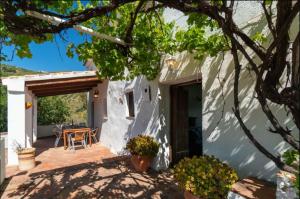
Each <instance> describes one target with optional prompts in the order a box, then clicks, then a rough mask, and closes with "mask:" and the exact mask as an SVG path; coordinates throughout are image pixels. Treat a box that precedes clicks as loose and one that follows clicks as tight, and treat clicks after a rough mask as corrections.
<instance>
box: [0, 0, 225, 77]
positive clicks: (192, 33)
mask: <svg viewBox="0 0 300 199" xmlns="http://www.w3.org/2000/svg"><path fill="white" fill-rule="evenodd" d="M148 3H149V2H148ZM31 4H32V5H33V6H35V7H36V8H38V9H44V10H50V11H52V12H55V13H60V14H63V15H69V14H71V13H76V12H80V11H82V10H85V9H87V8H92V7H97V6H105V5H107V4H109V2H108V1H100V2H99V1H80V0H78V1H65V0H58V1H54V2H52V3H49V4H46V3H44V2H43V1H40V0H37V1H33V2H31ZM138 5H139V2H133V3H127V4H125V5H122V6H120V7H118V9H114V10H112V11H111V12H109V13H108V14H106V15H105V16H101V17H94V18H91V19H89V20H88V21H85V22H83V23H82V25H84V26H86V27H89V28H92V29H93V30H95V31H98V32H100V33H104V34H107V35H110V36H114V37H118V38H121V39H124V38H125V39H124V40H126V39H127V40H126V42H128V46H127V47H123V46H120V45H117V44H115V43H112V42H110V41H107V40H104V39H99V38H95V37H92V38H90V39H86V38H87V37H86V35H85V34H81V35H82V40H83V42H81V43H79V44H78V43H76V44H75V43H73V42H72V41H70V42H69V45H68V46H67V49H66V55H67V56H68V57H73V56H74V54H75V53H76V54H77V55H78V58H79V60H80V61H82V62H83V63H84V62H86V61H87V59H89V58H92V59H93V61H94V63H95V65H96V66H97V67H98V72H99V76H100V77H102V78H110V79H112V80H121V79H132V78H134V77H135V76H137V75H145V76H146V77H147V78H148V79H150V80H151V79H154V78H155V77H156V76H157V74H158V73H159V69H160V60H161V55H163V54H166V53H169V54H172V53H174V52H178V51H183V50H189V51H190V52H193V53H194V54H195V57H196V58H198V59H201V58H203V56H204V55H207V54H208V55H215V54H217V53H218V52H219V51H220V50H225V49H228V43H227V42H226V40H225V37H224V36H223V35H222V34H220V32H218V31H216V30H217V29H218V25H217V23H216V22H215V21H214V20H212V19H210V18H209V17H207V16H204V15H202V14H197V13H193V14H187V15H188V17H189V18H188V30H179V29H178V27H175V22H170V23H167V22H165V20H164V18H163V12H164V8H160V9H156V10H153V11H147V12H146V11H140V12H138V14H137V16H136V19H135V21H134V22H135V23H134V27H133V29H132V31H131V32H130V31H129V29H130V25H131V21H132V18H133V15H134V13H135V11H136V9H137V7H138ZM146 7H147V3H144V5H143V7H142V8H141V10H146ZM1 11H3V10H2V8H1V7H0V14H1ZM19 15H20V16H22V17H24V20H25V19H28V20H29V19H31V20H33V18H30V17H29V16H27V15H26V14H24V13H23V12H22V11H20V12H19ZM38 23H41V25H43V23H45V22H42V21H39V22H38ZM0 30H1V31H0V32H1V33H0V38H1V39H2V40H3V41H4V45H7V46H15V50H16V54H17V55H18V56H19V57H21V58H23V57H27V58H31V57H32V54H31V51H30V47H29V44H30V43H31V42H35V43H43V42H46V41H50V42H54V41H55V39H54V37H55V36H54V34H43V35H41V36H40V37H31V36H28V35H27V36H25V35H17V34H12V33H11V32H9V31H8V29H7V27H6V25H5V24H4V22H0ZM208 31H209V32H211V33H212V34H210V36H206V35H207V32H208ZM128 32H130V34H129V35H130V36H128ZM176 32H177V33H176ZM60 35H61V34H60ZM4 59H7V55H4V54H2V60H4Z"/></svg>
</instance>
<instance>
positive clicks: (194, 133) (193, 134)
mask: <svg viewBox="0 0 300 199" xmlns="http://www.w3.org/2000/svg"><path fill="white" fill-rule="evenodd" d="M171 148H172V163H173V164H175V163H177V162H178V161H179V160H180V159H182V158H184V157H192V156H195V155H196V156H199V155H202V153H203V146H202V88H201V82H191V83H188V84H180V85H174V86H171Z"/></svg>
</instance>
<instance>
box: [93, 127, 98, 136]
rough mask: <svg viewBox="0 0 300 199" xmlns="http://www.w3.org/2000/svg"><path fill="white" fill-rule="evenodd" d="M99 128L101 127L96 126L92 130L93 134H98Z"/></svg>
mask: <svg viewBox="0 0 300 199" xmlns="http://www.w3.org/2000/svg"><path fill="white" fill-rule="evenodd" d="M98 130H99V128H98V127H97V128H94V129H93V130H92V134H93V135H97V133H98Z"/></svg>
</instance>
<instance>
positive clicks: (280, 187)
mask: <svg viewBox="0 0 300 199" xmlns="http://www.w3.org/2000/svg"><path fill="white" fill-rule="evenodd" d="M282 159H283V161H284V162H285V163H286V164H287V165H289V166H291V167H293V168H294V169H295V170H296V171H298V175H295V174H294V173H290V172H287V171H282V170H281V171H279V172H278V173H277V190H276V198H299V195H300V177H299V152H298V151H297V150H287V151H285V152H284V153H283V155H282Z"/></svg>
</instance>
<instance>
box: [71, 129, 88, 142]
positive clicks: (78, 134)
mask: <svg viewBox="0 0 300 199" xmlns="http://www.w3.org/2000/svg"><path fill="white" fill-rule="evenodd" d="M86 133H87V132H85V131H78V132H76V133H74V134H75V135H74V139H75V140H76V141H81V140H84V136H85V134H86Z"/></svg>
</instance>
